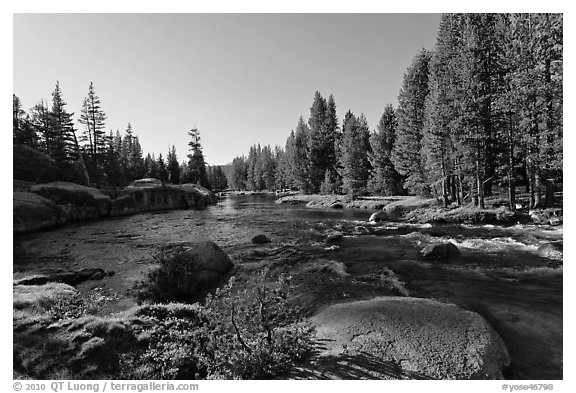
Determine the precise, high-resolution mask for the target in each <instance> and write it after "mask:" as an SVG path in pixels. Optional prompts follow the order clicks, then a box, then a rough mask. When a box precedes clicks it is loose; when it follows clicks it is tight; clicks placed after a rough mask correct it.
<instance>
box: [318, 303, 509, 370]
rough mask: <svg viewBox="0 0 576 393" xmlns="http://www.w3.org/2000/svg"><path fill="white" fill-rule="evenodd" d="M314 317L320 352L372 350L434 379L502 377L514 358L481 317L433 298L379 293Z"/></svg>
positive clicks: (352, 353) (350, 353)
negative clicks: (388, 295)
mask: <svg viewBox="0 0 576 393" xmlns="http://www.w3.org/2000/svg"><path fill="white" fill-rule="evenodd" d="M310 322H311V323H312V324H313V325H315V327H316V338H317V339H318V340H319V341H321V342H322V344H323V345H324V346H325V349H324V350H323V352H322V353H320V354H319V356H320V357H322V356H343V355H346V356H351V357H354V356H355V355H357V356H362V355H363V354H368V355H370V356H372V357H374V358H375V359H378V360H380V361H381V362H382V364H383V365H385V364H390V363H392V364H395V365H397V366H398V367H399V368H400V369H401V371H408V372H412V373H418V374H421V375H423V376H425V377H428V378H434V379H502V378H503V376H502V369H503V368H504V367H506V366H507V365H508V364H509V363H510V357H509V355H508V351H507V349H506V347H505V345H504V342H503V341H502V339H501V338H500V337H499V336H498V334H497V333H496V332H495V331H494V329H492V327H491V326H490V325H489V324H488V323H487V322H486V320H485V319H484V318H482V316H480V315H478V314H476V313H474V312H471V311H466V310H463V309H461V308H459V307H457V306H455V305H449V304H444V303H440V302H438V301H435V300H430V299H419V298H404V297H380V298H375V299H372V300H366V301H355V302H349V303H342V304H337V305H333V306H330V307H328V308H326V309H324V310H322V311H321V312H319V313H318V314H316V315H315V316H313V317H312V318H311V320H310Z"/></svg>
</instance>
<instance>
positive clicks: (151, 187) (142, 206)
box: [120, 179, 188, 212]
mask: <svg viewBox="0 0 576 393" xmlns="http://www.w3.org/2000/svg"><path fill="white" fill-rule="evenodd" d="M144 180H150V179H141V180H135V181H134V182H132V183H131V184H130V185H129V186H127V187H125V188H124V189H123V190H122V191H121V192H120V198H122V197H126V196H129V197H131V198H132V199H133V200H134V201H135V204H136V206H137V210H138V211H140V212H142V211H156V210H171V209H186V208H187V207H188V205H187V203H186V199H185V198H184V191H182V189H180V187H178V186H173V185H164V184H162V183H161V182H160V183H156V182H152V181H144ZM126 203H129V202H128V201H126Z"/></svg>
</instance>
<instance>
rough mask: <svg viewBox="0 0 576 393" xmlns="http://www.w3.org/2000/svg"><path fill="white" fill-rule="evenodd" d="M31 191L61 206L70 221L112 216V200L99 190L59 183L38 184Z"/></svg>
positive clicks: (74, 184)
mask: <svg viewBox="0 0 576 393" xmlns="http://www.w3.org/2000/svg"><path fill="white" fill-rule="evenodd" d="M30 191H31V192H33V193H35V194H38V195H40V196H43V197H44V198H47V199H50V200H51V201H53V202H54V203H56V204H57V205H59V206H61V207H62V209H64V212H65V213H66V218H67V220H68V221H81V220H88V219H92V218H100V217H107V216H109V215H110V205H111V199H110V197H109V196H108V195H106V194H104V193H103V192H102V191H100V190H99V189H97V188H93V187H86V186H82V185H80V184H76V183H69V182H63V181H57V182H52V183H46V184H37V185H35V186H32V187H30Z"/></svg>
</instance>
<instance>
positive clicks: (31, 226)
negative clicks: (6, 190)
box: [12, 192, 66, 233]
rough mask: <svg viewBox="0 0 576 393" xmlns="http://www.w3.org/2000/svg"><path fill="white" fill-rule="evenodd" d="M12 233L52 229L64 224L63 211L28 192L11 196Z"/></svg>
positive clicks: (50, 202)
mask: <svg viewBox="0 0 576 393" xmlns="http://www.w3.org/2000/svg"><path fill="white" fill-rule="evenodd" d="M12 195H13V203H12V211H13V231H14V233H26V232H33V231H37V230H40V229H47V228H53V227H55V226H58V225H62V224H64V223H65V222H66V213H65V212H64V210H63V209H62V208H61V207H59V206H58V205H56V204H55V203H54V202H52V201H51V200H49V199H46V198H44V197H42V196H40V195H36V194H32V193H30V192H14V193H13V194H12Z"/></svg>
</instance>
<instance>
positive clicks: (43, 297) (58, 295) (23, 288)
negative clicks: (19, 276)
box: [12, 282, 77, 312]
mask: <svg viewBox="0 0 576 393" xmlns="http://www.w3.org/2000/svg"><path fill="white" fill-rule="evenodd" d="M76 293H77V292H76V289H74V288H73V287H71V286H70V285H68V284H63V283H56V282H51V283H44V284H42V285H26V284H24V285H21V284H18V283H17V282H14V286H13V287H12V303H13V307H14V308H15V309H18V310H22V309H25V308H29V309H31V310H34V311H38V312H42V311H43V309H44V307H45V306H46V305H48V304H52V303H54V302H55V301H57V300H58V299H62V298H66V297H70V298H71V297H72V296H74V295H75V294H76Z"/></svg>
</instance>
